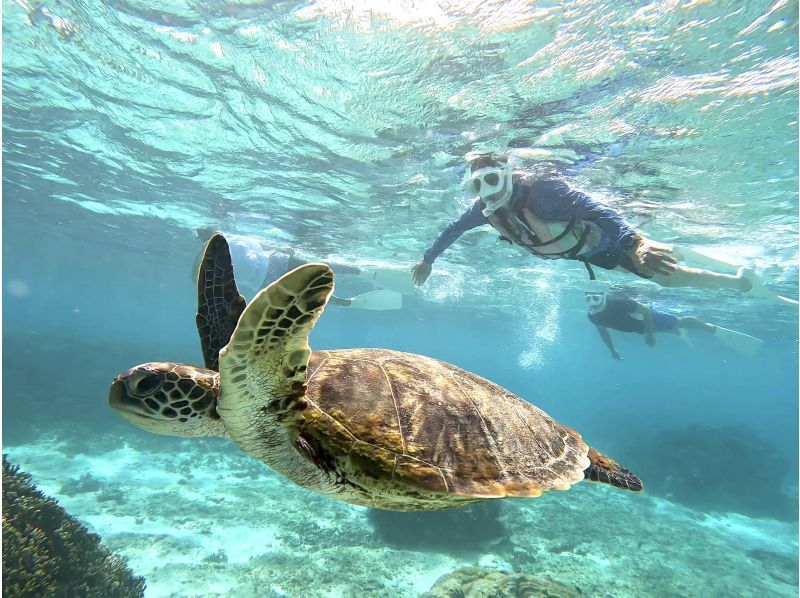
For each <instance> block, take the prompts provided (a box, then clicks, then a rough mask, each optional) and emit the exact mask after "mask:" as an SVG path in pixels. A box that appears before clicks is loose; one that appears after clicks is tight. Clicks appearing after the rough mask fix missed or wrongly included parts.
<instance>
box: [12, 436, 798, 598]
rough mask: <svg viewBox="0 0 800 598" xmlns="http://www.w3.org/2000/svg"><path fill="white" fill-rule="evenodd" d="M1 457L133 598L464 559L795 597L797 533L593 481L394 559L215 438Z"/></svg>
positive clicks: (383, 585) (548, 574)
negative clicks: (73, 521) (468, 539)
mask: <svg viewBox="0 0 800 598" xmlns="http://www.w3.org/2000/svg"><path fill="white" fill-rule="evenodd" d="M4 451H5V453H6V454H7V455H8V457H9V459H10V460H11V461H12V462H13V463H16V464H18V465H20V467H21V468H22V469H23V470H24V471H26V472H28V473H30V474H31V475H32V476H33V480H34V482H35V483H36V484H37V486H38V487H39V488H40V489H41V490H42V491H43V492H45V493H46V494H48V495H50V496H52V497H54V498H56V499H57V500H58V501H59V502H60V503H61V504H62V505H63V506H64V507H65V508H66V509H67V510H68V511H69V512H70V513H72V514H73V515H75V516H77V517H78V518H79V519H80V520H81V521H82V522H83V523H84V524H85V525H87V526H88V527H89V529H90V530H92V531H94V532H96V533H98V534H99V535H100V536H101V537H102V538H103V540H104V542H105V543H106V545H107V546H108V547H109V548H111V549H112V550H114V551H116V552H117V553H119V554H121V555H123V556H124V557H126V558H127V559H128V563H129V565H130V567H131V568H132V569H133V570H134V571H135V572H136V573H137V574H138V575H143V576H144V577H145V579H146V581H147V590H146V596H148V597H162V596H175V597H178V596H180V597H184V596H185V597H191V596H196V597H206V596H236V597H246V596H262V597H263V596H284V595H285V596H416V595H419V594H421V593H422V592H424V591H426V590H428V589H429V588H430V587H431V586H432V585H433V583H434V582H435V581H436V580H437V579H438V578H439V577H440V576H441V575H443V574H445V573H448V572H450V571H452V570H454V569H457V568H459V567H464V566H470V565H483V566H487V567H493V568H498V569H506V570H514V571H517V572H523V573H528V574H531V575H534V576H537V577H544V578H549V579H551V580H555V581H559V582H562V583H565V584H567V585H570V586H574V587H577V588H578V589H580V590H581V591H582V593H583V594H584V595H587V596H702V597H706V596H721V597H722V596H726V597H727V596H763V597H772V596H797V585H798V574H797V559H796V555H797V550H798V545H797V526H796V524H791V523H784V522H778V521H773V520H766V519H761V520H760V519H751V518H748V517H744V516H741V515H736V514H728V515H725V516H723V515H714V516H711V515H707V514H703V513H698V512H695V511H692V510H690V509H687V508H685V507H682V506H680V505H676V504H673V503H671V502H669V501H666V500H663V499H659V498H657V497H653V496H648V495H647V494H646V493H644V494H637V495H634V494H629V493H625V492H620V491H616V490H614V489H612V488H610V487H606V486H603V485H596V484H590V483H581V484H579V485H577V486H575V487H573V488H572V489H571V490H570V491H569V492H564V493H562V492H551V493H547V494H545V495H544V496H543V497H541V498H539V499H535V500H514V501H509V500H507V501H503V504H502V508H501V510H500V516H499V517H500V520H501V522H502V524H503V525H504V526H505V528H506V534H505V537H502V538H499V539H496V540H492V541H489V542H487V543H484V544H482V545H477V546H465V543H464V542H463V541H460V542H454V545H453V550H448V549H441V548H437V549H432V550H409V549H407V548H406V549H404V548H401V547H397V546H396V545H395V546H393V545H392V543H391V542H387V541H386V540H385V539H383V538H382V537H381V536H380V535H379V534H378V533H377V532H376V531H375V528H374V527H373V525H372V524H371V522H370V520H369V519H368V518H367V510H366V509H363V508H359V507H353V506H349V505H346V504H344V503H339V502H337V501H334V500H331V499H328V498H325V497H322V496H318V495H316V494H313V493H311V492H308V491H305V490H303V489H301V488H299V487H296V486H294V485H293V484H292V483H290V482H288V481H286V480H284V479H283V478H281V477H280V476H279V475H277V474H275V473H273V472H272V471H270V470H269V469H268V468H267V467H266V466H265V465H263V464H262V463H260V462H258V461H256V460H254V459H252V458H251V457H249V456H247V455H246V454H244V453H243V452H241V451H239V450H238V449H236V448H235V447H234V445H233V444H232V443H230V442H229V441H227V440H224V439H178V438H163V437H158V436H149V435H144V434H142V435H138V434H137V435H136V436H131V437H128V438H125V439H124V440H121V439H120V436H119V434H118V433H114V432H106V433H103V434H100V435H98V434H97V431H96V430H89V429H86V430H77V429H75V428H71V429H69V430H66V429H55V430H51V431H49V432H48V433H46V434H42V435H40V436H39V437H38V438H37V440H36V441H35V442H32V443H28V444H21V445H15V446H6V447H4ZM460 531H461V532H462V536H463V530H460ZM445 533H446V532H445Z"/></svg>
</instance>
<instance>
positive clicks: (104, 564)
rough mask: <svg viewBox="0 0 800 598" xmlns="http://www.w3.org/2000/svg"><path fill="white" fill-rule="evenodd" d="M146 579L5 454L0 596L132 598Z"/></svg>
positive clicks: (143, 585)
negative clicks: (0, 592) (37, 485)
mask: <svg viewBox="0 0 800 598" xmlns="http://www.w3.org/2000/svg"><path fill="white" fill-rule="evenodd" d="M144 588H145V584H144V578H142V577H136V576H134V575H133V572H132V571H131V570H130V569H128V567H127V565H126V564H125V562H124V561H123V560H122V559H120V558H118V557H116V556H114V555H113V554H112V553H111V552H109V551H108V550H107V549H106V548H104V547H103V546H102V545H101V544H100V537H99V536H97V534H92V533H89V531H88V530H87V529H86V528H85V527H84V526H83V525H81V524H80V523H79V522H78V521H77V520H75V519H74V518H73V517H72V516H70V515H69V513H67V512H66V511H65V510H64V509H63V508H62V507H61V506H60V505H59V504H58V503H57V502H55V501H54V500H53V499H51V498H48V497H46V496H45V495H44V494H42V493H41V492H40V491H39V490H37V489H36V487H35V486H33V485H32V484H31V480H30V476H29V475H28V474H26V473H22V472H21V471H20V470H19V468H18V467H17V466H14V465H11V464H9V463H8V461H7V460H6V457H5V455H3V595H4V596H15V597H24V596H31V597H34V596H81V597H84V596H86V597H97V598H116V597H119V598H132V597H137V596H144Z"/></svg>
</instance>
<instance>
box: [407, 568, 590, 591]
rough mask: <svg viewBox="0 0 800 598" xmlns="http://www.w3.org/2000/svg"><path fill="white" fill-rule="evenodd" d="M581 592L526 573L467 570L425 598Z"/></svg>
mask: <svg viewBox="0 0 800 598" xmlns="http://www.w3.org/2000/svg"><path fill="white" fill-rule="evenodd" d="M581 595H582V594H581V591H580V590H579V589H577V588H573V587H570V586H567V585H564V584H562V583H559V582H557V581H551V580H549V579H547V578H537V577H533V576H532V575H526V574H525V573H512V572H510V571H498V570H496V569H488V568H485V567H465V568H463V569H458V570H457V571H453V572H452V573H448V574H447V575H443V576H442V577H440V578H439V579H438V580H437V581H436V583H435V584H433V587H432V588H431V589H430V590H429V591H428V592H426V593H425V594H423V595H422V598H494V597H495V596H504V597H508V598H575V597H576V596H581Z"/></svg>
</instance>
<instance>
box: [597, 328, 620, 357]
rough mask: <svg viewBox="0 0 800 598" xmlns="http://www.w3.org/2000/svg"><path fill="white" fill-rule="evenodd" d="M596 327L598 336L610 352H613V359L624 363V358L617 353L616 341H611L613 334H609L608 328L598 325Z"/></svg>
mask: <svg viewBox="0 0 800 598" xmlns="http://www.w3.org/2000/svg"><path fill="white" fill-rule="evenodd" d="M594 327H595V328H597V332H598V334H600V338H602V339H603V342H604V343H605V344H606V347H608V350H609V351H611V357H613V358H614V359H616V360H617V361H622V356H621V355H620V354H619V353H617V349H616V347H615V346H614V341H613V340H611V334H609V332H608V328H606V327H605V326H598V325H597V324H595V325H594Z"/></svg>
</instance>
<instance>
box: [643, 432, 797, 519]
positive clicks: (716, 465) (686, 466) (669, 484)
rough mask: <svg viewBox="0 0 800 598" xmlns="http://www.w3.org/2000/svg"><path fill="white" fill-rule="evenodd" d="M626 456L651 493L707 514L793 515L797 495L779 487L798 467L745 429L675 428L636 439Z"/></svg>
mask: <svg viewBox="0 0 800 598" xmlns="http://www.w3.org/2000/svg"><path fill="white" fill-rule="evenodd" d="M630 455H631V458H630V459H629V460H628V465H629V466H630V467H631V468H632V469H633V470H634V471H637V472H641V474H642V476H647V480H648V482H649V484H648V488H647V489H648V491H650V492H652V493H653V494H657V495H660V496H663V497H665V498H668V499H670V500H672V501H676V502H680V503H683V504H685V505H686V506H689V507H691V508H693V509H697V510H701V511H704V512H707V513H715V512H716V513H722V512H736V513H741V514H743V515H748V516H750V517H768V518H772V519H778V520H783V521H793V520H797V499H796V497H795V498H792V497H789V496H788V495H786V494H785V493H783V492H782V491H781V486H782V485H785V484H782V483H781V481H782V480H784V479H786V478H787V476H795V475H796V473H797V467H796V466H795V467H792V466H791V464H790V463H789V461H788V459H787V458H786V456H782V455H781V454H780V452H779V451H778V450H777V449H776V448H774V447H773V446H772V445H770V444H769V443H768V442H766V441H765V440H763V439H761V438H759V437H757V436H754V435H753V433H752V432H750V431H748V430H745V429H744V428H735V427H710V426H697V425H694V426H689V427H685V428H676V429H672V430H668V431H666V432H662V433H660V434H658V435H656V436H655V437H654V438H653V439H652V440H650V441H647V442H646V443H645V442H640V443H639V444H638V450H635V451H633V450H632V451H630ZM648 472H649V473H648Z"/></svg>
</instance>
